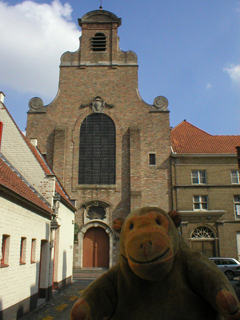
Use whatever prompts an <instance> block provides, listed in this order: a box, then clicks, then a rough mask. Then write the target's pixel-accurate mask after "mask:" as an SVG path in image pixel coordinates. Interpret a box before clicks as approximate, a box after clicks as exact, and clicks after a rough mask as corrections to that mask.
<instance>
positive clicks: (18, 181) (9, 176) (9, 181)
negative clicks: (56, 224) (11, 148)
mask: <svg viewBox="0 0 240 320" xmlns="http://www.w3.org/2000/svg"><path fill="white" fill-rule="evenodd" d="M0 185H2V186H4V187H5V188H7V189H9V190H11V191H12V192H14V193H15V194H17V195H19V196H21V197H22V198H24V199H26V200H28V201H29V202H31V203H32V204H34V205H36V206H38V207H39V208H41V209H43V210H45V211H47V212H49V213H52V210H51V209H50V207H49V206H48V205H47V204H46V203H45V202H44V201H43V200H42V199H41V198H40V196H39V195H38V194H37V191H36V193H35V192H33V190H32V189H31V188H30V187H29V186H28V185H27V184H26V182H24V181H23V180H22V178H21V177H20V175H19V174H18V173H17V171H14V169H13V168H11V167H10V166H9V165H8V164H7V162H6V161H4V160H3V158H1V157H0Z"/></svg>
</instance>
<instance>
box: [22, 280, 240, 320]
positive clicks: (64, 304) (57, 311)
mask: <svg viewBox="0 0 240 320" xmlns="http://www.w3.org/2000/svg"><path fill="white" fill-rule="evenodd" d="M91 282H92V280H87V279H86V280H79V279H77V280H74V281H73V284H71V285H70V286H68V287H67V288H66V289H65V290H63V291H62V292H61V293H59V294H56V295H55V296H54V297H53V298H52V299H51V300H50V301H48V302H46V303H43V304H41V305H40V306H39V307H38V308H37V309H35V310H33V311H32V312H30V313H28V314H27V315H25V316H24V317H22V318H21V320H55V319H58V320H69V319H70V312H71V309H72V307H73V305H74V303H75V302H76V300H77V298H78V297H79V296H80V295H81V293H82V291H83V290H84V289H85V288H86V286H87V285H88V284H90V283H91ZM231 283H232V285H233V288H234V290H235V291H236V294H237V296H238V299H240V286H238V285H237V284H238V283H239V280H233V281H231Z"/></svg>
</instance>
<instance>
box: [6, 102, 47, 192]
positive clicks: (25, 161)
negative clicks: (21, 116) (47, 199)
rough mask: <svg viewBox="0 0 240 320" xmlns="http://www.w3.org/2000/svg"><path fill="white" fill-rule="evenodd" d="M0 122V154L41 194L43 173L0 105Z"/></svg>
mask: <svg viewBox="0 0 240 320" xmlns="http://www.w3.org/2000/svg"><path fill="white" fill-rule="evenodd" d="M0 120H1V122H2V123H3V133H2V142H1V153H2V154H3V155H4V156H5V157H6V158H7V159H8V161H9V162H10V163H11V164H12V165H13V166H14V167H15V168H16V169H17V170H18V171H19V172H20V173H21V174H22V175H23V176H24V177H25V179H26V180H27V181H28V182H29V183H31V185H32V186H34V187H35V188H36V189H37V190H38V191H39V192H40V193H41V191H42V189H41V188H42V186H41V184H42V182H43V181H44V179H45V172H44V171H43V169H42V167H41V166H40V164H39V162H38V161H37V159H36V158H35V156H34V155H33V153H32V151H31V150H30V148H29V147H28V145H27V143H26V141H25V140H24V138H23V137H22V135H21V133H20V132H19V130H18V128H17V127H16V125H15V124H14V122H13V121H12V119H11V117H10V116H9V114H8V112H7V111H6V109H5V107H3V105H2V104H1V103H0Z"/></svg>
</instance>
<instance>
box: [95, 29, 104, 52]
mask: <svg viewBox="0 0 240 320" xmlns="http://www.w3.org/2000/svg"><path fill="white" fill-rule="evenodd" d="M91 49H92V51H106V36H105V35H104V34H103V33H100V32H99V33H96V34H95V36H94V37H92V39H91Z"/></svg>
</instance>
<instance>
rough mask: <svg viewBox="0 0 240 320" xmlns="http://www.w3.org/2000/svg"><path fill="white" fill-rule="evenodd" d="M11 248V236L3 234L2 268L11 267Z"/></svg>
mask: <svg viewBox="0 0 240 320" xmlns="http://www.w3.org/2000/svg"><path fill="white" fill-rule="evenodd" d="M9 247H10V236H9V235H7V234H3V236H2V256H1V268H5V267H8V266H9Z"/></svg>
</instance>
